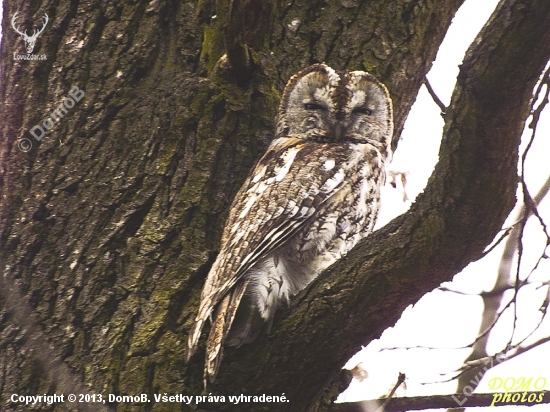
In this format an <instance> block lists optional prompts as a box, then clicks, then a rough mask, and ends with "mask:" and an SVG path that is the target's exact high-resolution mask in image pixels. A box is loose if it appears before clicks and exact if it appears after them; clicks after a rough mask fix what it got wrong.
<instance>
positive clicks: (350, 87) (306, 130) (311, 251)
mask: <svg viewBox="0 0 550 412" xmlns="http://www.w3.org/2000/svg"><path fill="white" fill-rule="evenodd" d="M392 132H393V114H392V103H391V99H390V96H389V93H388V91H387V89H386V87H385V86H384V85H383V84H382V83H381V82H380V81H378V80H377V79H376V78H375V77H373V76H372V75H370V74H368V73H365V72H362V71H353V72H346V71H338V72H337V71H335V70H333V69H331V68H330V67H328V66H326V65H324V64H315V65H313V66H310V67H308V68H306V69H304V70H302V71H300V72H299V73H297V74H296V75H294V76H293V77H292V78H291V79H290V80H289V82H288V84H287V85H286V88H285V90H284V92H283V96H282V98H281V103H280V106H279V114H278V120H277V128H276V134H275V139H274V140H273V142H272V143H271V145H270V146H269V148H268V149H267V152H266V153H265V154H264V155H263V157H262V158H261V159H260V160H259V161H258V163H257V164H256V165H255V166H254V168H253V169H252V171H251V172H250V174H249V176H248V178H247V179H246V181H245V183H244V184H243V186H242V187H241V189H240V190H239V192H238V193H237V196H236V197H235V200H234V201H233V204H232V206H231V210H230V213H229V218H228V220H227V222H226V225H225V228H224V231H223V236H222V242H221V250H220V253H219V255H218V257H217V259H216V261H215V262H214V264H213V266H212V268H211V270H210V272H209V273H208V276H207V279H206V282H205V285H204V288H203V290H202V294H201V303H200V306H199V312H198V315H197V317H196V319H195V324H194V326H193V328H192V330H191V333H190V335H189V343H188V358H189V357H190V356H191V355H192V354H193V353H194V351H195V349H196V347H197V344H198V341H199V338H200V336H201V332H202V329H203V327H204V324H205V322H206V320H207V319H211V322H212V325H211V328H210V333H209V335H208V340H207V343H206V361H205V369H204V379H205V385H206V383H207V381H210V382H213V381H214V378H215V377H216V374H217V371H218V368H219V366H220V362H221V359H222V353H223V348H224V346H225V345H228V346H240V345H242V344H244V343H249V342H251V341H253V340H254V339H255V338H256V336H257V335H258V334H259V333H260V332H261V331H262V330H266V331H269V329H270V327H271V324H272V322H273V317H274V314H275V311H276V309H277V307H279V306H280V305H281V304H285V303H286V304H288V302H289V300H290V298H291V297H292V296H294V295H296V294H297V293H298V292H300V291H301V290H303V289H304V288H305V287H306V286H307V285H308V284H310V283H311V282H312V281H313V280H314V279H315V278H316V277H317V276H318V275H319V274H320V273H321V272H322V271H323V270H324V269H326V268H327V267H328V266H330V265H331V264H333V263H334V262H335V261H336V260H338V259H339V258H340V257H342V256H344V255H345V254H346V253H347V252H348V251H349V250H350V249H351V248H352V247H353V246H355V244H356V243H357V242H358V241H359V240H360V239H361V238H363V237H365V236H367V235H368V234H369V233H371V232H372V230H373V227H374V224H375V222H376V217H377V214H378V210H379V208H380V188H381V187H382V186H383V185H384V182H385V179H386V163H388V162H389V160H390V157H391V138H392Z"/></svg>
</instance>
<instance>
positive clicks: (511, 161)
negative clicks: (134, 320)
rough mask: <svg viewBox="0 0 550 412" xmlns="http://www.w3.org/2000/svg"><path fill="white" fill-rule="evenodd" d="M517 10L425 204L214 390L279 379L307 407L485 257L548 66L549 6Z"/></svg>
mask: <svg viewBox="0 0 550 412" xmlns="http://www.w3.org/2000/svg"><path fill="white" fill-rule="evenodd" d="M518 4H519V3H518V1H515V0H514V1H513V0H507V1H503V2H502V3H501V4H500V5H499V7H498V8H497V10H496V11H495V14H494V15H493V17H492V18H491V20H490V21H489V23H488V24H487V25H486V27H485V28H484V29H483V31H482V32H481V33H480V35H479V37H478V39H477V40H476V42H474V46H472V48H470V50H469V51H468V53H467V55H466V58H465V59H464V64H463V65H462V66H461V71H460V75H459V77H458V84H457V87H456V89H455V92H454V95H453V98H452V101H451V104H450V106H449V108H448V112H447V115H446V125H445V131H444V136H443V141H442V144H441V151H440V161H439V163H438V165H437V167H436V169H435V171H434V174H433V176H432V177H431V179H430V181H429V183H428V187H427V188H426V190H425V192H424V193H423V194H422V195H420V196H419V197H418V199H417V200H416V202H415V203H414V204H413V205H412V207H411V210H410V211H409V212H408V213H407V214H406V215H403V216H400V217H398V218H396V219H394V220H393V221H392V222H390V223H389V224H388V225H387V226H386V227H384V228H382V229H381V230H379V231H378V232H376V233H374V234H372V235H371V236H370V237H369V238H367V239H366V240H364V241H363V242H361V243H360V244H359V245H358V246H357V247H356V248H355V249H354V250H353V251H352V252H351V253H349V254H348V255H347V256H346V257H345V258H344V259H342V260H341V261H339V262H338V263H336V264H335V265H334V266H333V267H331V268H330V269H329V270H328V271H327V272H326V273H325V274H324V275H322V276H321V277H320V278H319V279H318V280H317V281H316V282H315V283H314V284H313V285H312V287H311V288H309V289H308V290H307V291H306V292H305V293H303V295H302V296H301V297H300V298H299V299H297V300H296V302H295V304H294V307H293V308H292V312H291V313H290V312H287V313H286V314H285V315H284V316H286V317H285V319H284V320H282V321H279V322H276V324H275V327H274V330H273V331H272V333H271V335H270V336H269V338H267V339H266V338H265V337H264V338H262V339H261V340H259V342H258V343H257V344H254V345H251V346H250V347H249V348H246V349H243V348H241V349H240V350H236V351H228V352H227V356H226V361H227V363H228V365H229V367H228V368H227V369H226V374H225V375H224V377H223V378H222V379H221V380H220V386H219V387H220V388H222V387H223V388H225V389H226V390H229V391H231V390H236V389H237V388H236V387H235V386H234V385H235V382H238V379H237V375H244V376H248V377H250V376H254V377H255V379H258V380H259V377H262V380H263V379H268V380H269V376H270V375H271V376H285V377H286V379H287V382H293V384H292V385H291V386H290V387H289V385H288V384H281V382H279V383H276V382H274V381H272V382H265V381H263V383H262V385H261V388H262V389H261V390H271V391H273V393H279V392H285V393H286V394H287V396H288V397H289V399H290V400H291V402H292V401H293V400H296V399H298V398H300V397H303V396H306V397H308V396H309V395H308V391H310V390H311V388H312V387H315V386H316V385H324V384H325V383H326V382H328V381H329V380H330V376H331V373H333V371H335V370H337V369H338V368H340V367H341V366H342V365H343V364H344V363H345V361H346V360H347V359H349V357H350V356H351V355H353V354H354V353H355V352H356V351H357V350H358V349H359V348H360V346H361V345H362V344H366V343H368V342H369V341H371V340H372V339H375V338H377V337H379V336H380V334H381V333H382V331H383V330H384V329H385V328H386V327H387V326H389V325H393V324H394V323H395V321H397V319H398V318H399V316H400V315H401V313H402V311H403V310H404V309H405V308H406V307H407V306H408V305H409V304H411V303H414V302H416V301H417V300H418V299H419V298H420V297H421V296H423V295H424V294H425V293H427V292H428V291H430V290H432V289H434V288H435V287H437V286H438V285H439V284H440V283H441V282H443V281H447V280H450V279H451V278H452V276H453V275H454V274H456V273H458V272H459V271H460V270H461V269H462V268H463V267H465V266H466V265H467V264H468V263H470V262H471V261H474V260H476V259H478V258H479V257H480V256H481V254H482V252H483V250H484V248H485V247H486V246H487V245H488V244H489V243H490V242H491V240H492V239H493V238H494V236H495V235H496V234H497V233H498V231H499V230H500V228H501V227H502V224H503V222H504V220H505V218H506V217H507V216H508V214H509V213H510V211H511V209H512V207H513V206H514V203H515V193H516V187H517V161H518V156H517V147H518V145H519V142H520V137H521V133H522V130H523V125H524V122H525V119H526V118H527V116H528V114H529V102H530V99H531V93H532V90H533V87H534V85H535V83H536V81H537V79H538V77H539V75H540V73H541V72H542V70H543V69H544V66H545V64H546V62H547V61H548V59H549V58H550V29H549V28H550V3H548V2H546V1H544V0H524V1H522V2H521V4H522V6H523V7H522V8H519V7H518ZM518 10H521V12H520V11H518ZM518 61H522V62H524V64H522V65H518V64H517V62H518ZM510 102H514V104H510ZM334 325H339V327H340V329H339V330H337V331H336V332H335V327H334ZM282 347H284V348H285V352H284V353H285V355H284V356H285V358H284V360H283V359H281V358H279V356H278V354H279V353H280V352H279V349H280V348H282ZM320 359H323V361H320ZM247 365H248V366H247ZM252 365H253V366H252ZM289 365H292V367H291V369H290V370H289ZM298 376H301V377H302V378H298ZM303 377H308V379H307V380H304V379H303ZM300 382H303V383H300ZM306 382H307V384H306ZM258 388H259V387H258Z"/></svg>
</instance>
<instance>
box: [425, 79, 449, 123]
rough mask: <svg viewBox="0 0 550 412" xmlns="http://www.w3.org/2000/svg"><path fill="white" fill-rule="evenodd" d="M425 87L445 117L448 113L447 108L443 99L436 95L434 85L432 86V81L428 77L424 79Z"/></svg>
mask: <svg viewBox="0 0 550 412" xmlns="http://www.w3.org/2000/svg"><path fill="white" fill-rule="evenodd" d="M423 83H424V85H425V86H426V89H428V93H430V96H432V99H433V101H434V102H435V104H437V105H438V106H439V109H440V110H441V115H442V116H443V115H445V114H446V113H447V106H445V105H444V104H443V102H442V101H441V99H440V98H439V97H437V94H435V91H434V89H433V88H432V85H431V84H430V81H429V80H428V78H427V77H424V82H423Z"/></svg>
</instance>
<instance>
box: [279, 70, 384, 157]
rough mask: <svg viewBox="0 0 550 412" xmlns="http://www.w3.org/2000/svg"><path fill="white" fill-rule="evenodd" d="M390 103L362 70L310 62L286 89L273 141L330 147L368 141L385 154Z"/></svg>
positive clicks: (376, 81) (289, 82)
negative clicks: (293, 140) (296, 140)
mask: <svg viewBox="0 0 550 412" xmlns="http://www.w3.org/2000/svg"><path fill="white" fill-rule="evenodd" d="M392 133H393V111H392V103H391V99H390V96H389V93H388V90H387V89H386V87H385V86H384V85H383V84H382V83H381V82H380V81H378V79H376V78H375V77H374V76H372V75H370V74H368V73H366V72H363V71H354V72H347V71H338V72H336V71H335V70H333V69H331V68H330V67H328V66H326V65H324V64H314V65H313V66H309V67H308V68H306V69H304V70H302V71H301V72H299V73H297V74H295V75H294V76H292V77H291V79H290V80H289V81H288V84H287V85H286V87H285V90H284V93H283V97H282V99H281V105H280V107H279V116H278V120H277V137H285V136H289V137H297V138H301V139H307V140H315V141H320V142H334V143H345V142H351V143H368V144H371V145H373V146H375V147H376V148H377V149H378V150H379V151H380V153H382V154H383V155H385V156H388V155H389V151H390V147H391V145H390V142H391V138H392Z"/></svg>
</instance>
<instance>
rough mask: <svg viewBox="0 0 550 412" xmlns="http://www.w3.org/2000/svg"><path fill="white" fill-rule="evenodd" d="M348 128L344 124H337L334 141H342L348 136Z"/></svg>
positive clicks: (334, 129)
mask: <svg viewBox="0 0 550 412" xmlns="http://www.w3.org/2000/svg"><path fill="white" fill-rule="evenodd" d="M346 132H347V126H346V125H345V124H344V123H342V122H336V124H335V125H334V128H333V131H332V133H333V135H334V140H336V141H340V140H342V138H343V137H344V136H345V135H346Z"/></svg>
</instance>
